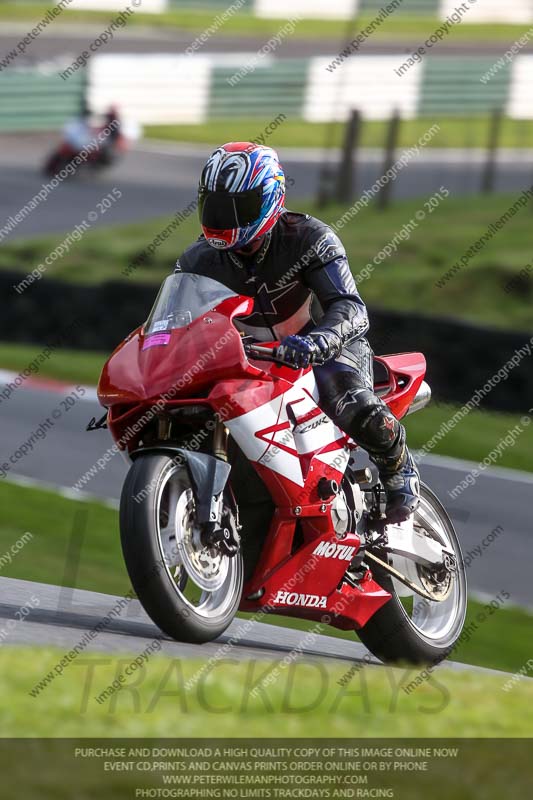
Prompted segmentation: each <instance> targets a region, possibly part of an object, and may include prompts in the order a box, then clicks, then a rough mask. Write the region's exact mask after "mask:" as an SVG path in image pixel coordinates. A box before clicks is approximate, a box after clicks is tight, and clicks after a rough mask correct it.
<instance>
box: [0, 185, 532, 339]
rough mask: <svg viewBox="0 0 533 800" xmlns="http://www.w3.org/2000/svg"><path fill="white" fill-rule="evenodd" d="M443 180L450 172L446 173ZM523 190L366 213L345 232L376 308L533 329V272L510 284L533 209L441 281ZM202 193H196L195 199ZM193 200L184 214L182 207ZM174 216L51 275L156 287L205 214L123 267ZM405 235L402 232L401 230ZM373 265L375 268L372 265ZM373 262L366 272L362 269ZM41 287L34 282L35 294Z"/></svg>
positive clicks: (88, 246)
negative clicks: (389, 250) (392, 248)
mask: <svg viewBox="0 0 533 800" xmlns="http://www.w3.org/2000/svg"><path fill="white" fill-rule="evenodd" d="M443 180H444V181H445V180H446V178H445V176H443ZM294 191H295V190H291V189H289V196H288V203H287V204H288V206H289V208H293V209H298V210H302V211H309V212H310V213H314V214H316V215H318V216H319V217H321V218H322V219H324V220H325V221H327V222H330V223H336V222H337V221H338V220H339V219H340V218H341V217H342V215H343V213H345V211H346V208H344V207H340V206H330V207H328V208H325V209H317V208H316V206H314V205H313V203H312V202H310V201H302V202H298V201H297V200H294V197H293V196H294ZM517 197H518V193H517V194H513V195H511V194H508V195H489V196H476V197H455V198H454V197H449V198H448V199H445V200H442V202H441V203H440V205H439V207H438V208H437V209H435V210H434V211H433V212H432V213H429V212H428V210H427V208H425V207H424V199H423V198H422V199H419V200H410V201H407V202H405V201H402V202H397V203H395V204H394V205H393V206H392V207H391V208H390V209H389V210H387V211H386V212H379V211H378V210H377V209H376V207H375V205H374V204H371V205H369V206H368V207H367V208H366V209H362V210H361V211H360V212H359V213H358V214H356V215H355V216H354V217H353V218H352V219H351V221H350V222H349V223H348V224H346V225H345V226H344V227H343V228H342V229H340V230H339V233H340V236H341V238H342V240H343V242H344V244H345V247H346V250H347V252H348V256H349V258H350V263H351V268H352V271H353V273H354V274H355V275H356V276H358V275H359V278H358V283H359V288H360V291H361V294H362V296H363V298H364V299H365V300H366V302H367V303H368V304H369V305H370V306H371V307H372V306H375V307H376V308H390V309H394V310H398V311H407V312H409V311H415V312H417V313H420V311H423V312H424V313H425V314H429V315H441V316H446V317H455V318H459V319H463V320H469V321H472V322H478V323H481V324H485V325H491V326H495V327H500V328H503V329H510V330H515V331H516V330H523V331H533V303H532V298H533V276H532V278H531V279H530V280H529V281H525V282H522V284H520V285H518V286H517V287H515V288H514V289H513V290H512V291H505V288H506V286H507V284H508V283H509V281H511V280H512V279H513V278H515V277H516V276H517V275H518V273H519V272H520V270H521V269H522V268H523V267H524V266H525V265H526V264H529V263H530V261H531V214H532V210H531V207H530V206H528V207H526V208H525V209H522V210H520V211H519V213H517V214H516V216H514V217H513V218H512V219H511V220H510V221H509V222H508V223H507V225H505V227H504V228H503V229H502V230H501V231H500V232H499V233H497V235H495V236H494V237H493V238H492V239H491V240H490V242H489V243H488V244H487V245H486V246H485V248H484V249H483V250H482V251H481V252H480V253H478V254H476V255H475V256H474V258H473V259H472V260H471V261H470V262H469V263H468V265H467V266H465V267H464V268H463V269H461V270H460V271H459V272H458V273H457V274H456V275H454V276H453V278H452V279H451V280H450V281H449V282H448V283H447V284H446V285H445V286H444V288H438V287H437V286H436V285H435V284H436V282H437V281H438V280H439V279H440V278H441V277H442V276H443V275H444V274H445V273H446V271H447V270H448V269H450V267H451V266H452V265H453V264H454V263H455V262H456V261H457V260H458V259H459V258H460V257H461V256H462V255H463V253H465V252H466V251H467V250H468V249H469V248H470V247H471V246H472V244H473V243H474V242H475V241H476V240H478V239H479V238H480V237H481V236H482V235H483V234H484V233H485V232H486V231H487V229H488V226H489V225H490V224H491V223H494V222H495V221H496V220H497V219H499V217H500V216H501V215H502V214H503V213H504V212H505V211H506V210H507V209H508V208H509V206H510V205H512V204H513V203H514V202H515V200H516V198H517ZM191 199H192V198H191ZM186 205H187V204H185V203H184V204H183V206H180V208H177V209H176V211H181V210H182V209H183V208H184V207H185V206H186ZM419 211H423V212H424V213H425V214H426V217H425V219H423V220H422V221H419V222H418V226H417V227H416V228H415V229H414V230H413V231H412V233H411V235H410V238H408V239H406V240H404V241H400V239H399V232H400V231H402V230H403V229H404V226H405V225H406V224H408V223H409V222H410V221H411V220H414V222H415V223H416V219H415V214H416V213H417V212H419ZM170 219H171V217H168V218H165V219H157V220H151V221H149V222H140V223H135V224H132V225H125V226H119V227H111V228H99V229H98V230H94V231H89V232H87V233H86V234H85V236H84V237H83V239H82V240H81V241H80V242H78V243H77V244H76V245H75V246H74V247H72V248H71V249H70V251H69V253H68V254H67V255H66V256H65V257H64V258H63V259H62V260H61V261H59V262H57V264H56V266H54V267H51V268H49V269H48V272H47V275H49V276H50V277H54V278H60V279H62V280H65V281H72V282H76V283H92V284H97V283H100V282H101V281H105V280H133V281H136V282H140V283H144V284H148V283H150V284H152V285H153V287H154V288H147V292H154V295H155V286H156V285H157V284H159V282H160V281H161V280H162V278H163V277H165V276H166V275H168V274H169V273H170V272H171V271H172V269H173V267H174V264H175V261H176V257H177V256H178V255H179V254H180V253H181V252H182V251H183V250H184V249H185V247H186V246H187V245H188V244H190V243H191V242H192V241H194V239H195V238H196V237H197V236H198V233H199V224H198V220H197V218H196V215H195V214H193V215H191V216H190V217H188V218H187V219H185V220H184V221H183V222H182V223H181V224H180V225H179V227H178V228H177V230H176V232H175V233H173V234H172V235H171V236H169V238H168V239H166V240H165V241H163V242H162V244H161V245H160V246H159V247H157V249H156V251H155V253H154V254H153V255H152V256H150V257H149V258H147V260H146V262H145V263H144V264H143V265H142V266H140V267H138V268H137V269H134V270H133V271H132V272H131V274H130V275H129V276H128V277H126V276H125V275H124V274H123V271H124V270H127V268H128V265H130V264H131V263H132V262H133V261H134V260H135V259H136V258H137V257H139V256H140V255H141V254H142V253H143V250H145V249H146V248H147V247H148V245H149V244H150V243H151V242H152V240H153V239H154V238H155V237H156V236H157V234H158V233H160V232H161V231H162V230H163V229H164V228H165V227H166V226H167V225H168V224H169V221H170ZM397 234H398V235H397ZM395 235H397V236H396V240H397V242H398V243H399V244H398V249H397V251H396V252H395V253H393V254H392V256H391V257H387V258H384V260H383V261H382V263H380V264H379V265H374V264H373V263H372V262H373V259H374V257H375V256H376V255H378V254H379V253H380V251H381V250H382V248H384V247H385V246H386V245H388V244H389V243H390V242H391V241H392V239H393V238H394V236H395ZM57 240H58V236H57V235H54V236H50V235H48V236H45V237H39V238H35V239H30V240H27V241H22V242H18V241H15V242H13V243H11V244H6V245H4V246H2V248H0V269H2V268H3V269H13V268H17V269H18V270H19V271H20V272H21V273H24V274H26V273H28V272H29V271H31V270H32V269H33V268H35V267H36V266H37V265H38V264H39V263H40V262H41V261H42V260H43V259H44V257H45V256H46V255H47V254H48V253H49V252H50V250H51V249H53V248H54V247H55V246H56V245H57ZM367 265H370V269H369V268H368V267H367ZM365 268H367V271H366V273H365V274H366V275H367V276H368V274H369V272H370V276H369V277H366V278H365V279H363V278H364V275H365V274H364V275H363V276H361V275H360V273H362V271H363V270H364V269H365ZM32 289H33V287H32V286H30V287H29V288H27V289H26V291H27V292H31V291H32Z"/></svg>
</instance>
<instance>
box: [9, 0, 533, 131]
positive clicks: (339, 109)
mask: <svg viewBox="0 0 533 800" xmlns="http://www.w3.org/2000/svg"><path fill="white" fill-rule="evenodd" d="M532 2H533V0H532ZM532 42H533V37H532ZM406 57H407V56H406V55H405V53H403V52H398V53H393V54H387V55H364V54H357V57H353V56H351V57H348V58H346V59H339V57H338V56H335V55H334V54H332V55H331V56H321V57H316V58H309V59H301V58H276V57H271V56H269V58H261V57H257V55H256V54H248V55H247V54H242V55H241V56H239V57H238V58H237V57H235V58H232V59H231V62H228V59H227V57H225V56H217V55H214V54H204V53H203V51H202V50H200V51H199V53H198V54H195V55H193V56H187V55H184V54H181V55H173V54H164V53H162V54H144V55H143V54H140V55H134V54H102V55H96V56H94V57H93V58H91V59H90V61H89V64H88V67H87V69H86V70H81V69H80V70H78V71H77V72H74V73H73V74H72V75H70V77H69V78H68V80H62V79H61V77H60V76H59V74H58V72H59V70H60V69H65V66H66V65H65V64H63V65H60V64H55V65H54V67H52V66H51V65H46V67H45V66H44V65H43V66H42V67H28V68H22V69H21V68H19V67H12V68H9V69H6V70H4V71H2V72H0V131H15V130H17V131H25V130H37V129H41V130H46V129H53V128H58V127H60V126H61V125H62V124H63V123H64V122H65V120H67V119H68V118H69V117H73V116H75V115H76V113H77V112H78V111H79V109H80V107H81V105H82V99H83V98H84V96H85V97H86V99H87V102H88V105H89V107H90V108H91V109H92V110H93V112H95V113H97V114H100V113H105V111H106V110H107V109H108V108H109V106H110V105H111V104H116V105H118V106H119V108H120V109H121V112H122V114H123V115H124V117H125V118H126V119H128V120H131V121H132V122H137V123H139V124H141V125H150V124H152V125H165V124H169V125H170V124H185V125H187V124H189V125H190V124H192V125H194V124H200V123H205V122H208V121H209V120H211V119H223V118H230V117H234V116H235V115H238V116H239V117H258V118H261V119H262V120H264V119H265V118H267V117H276V116H277V115H278V114H280V113H283V114H285V116H286V117H287V118H289V117H292V118H294V119H304V120H306V121H309V122H328V121H330V120H339V121H343V120H347V119H348V118H349V115H350V111H351V109H353V108H356V109H358V110H359V111H360V112H361V114H362V115H363V118H364V119H370V120H371V119H378V120H379V119H388V118H389V117H390V116H391V114H392V113H393V112H395V111H397V112H398V113H399V114H400V115H401V116H402V117H403V118H405V119H414V118H417V117H423V116H427V117H433V118H434V117H438V116H442V117H444V116H458V117H460V116H467V117H471V116H475V115H486V114H488V113H490V112H492V111H494V110H495V109H498V110H502V111H503V112H504V114H505V115H506V116H508V117H510V118H512V119H524V118H525V119H527V118H533V56H529V55H518V56H517V57H516V58H515V59H514V61H513V62H512V63H507V62H506V63H504V64H503V65H500V66H499V67H498V69H497V70H496V71H495V73H494V74H493V75H492V77H491V79H490V80H489V81H486V82H482V81H481V78H482V77H483V76H484V75H486V74H488V71H489V70H490V69H491V67H493V65H494V63H495V62H494V59H493V58H492V57H486V56H471V57H461V58H450V57H445V56H442V55H430V56H427V57H426V58H424V59H423V61H422V62H421V63H419V64H416V65H415V66H413V67H411V68H409V69H407V70H406V71H405V72H404V73H403V74H402V73H400V74H397V72H398V71H399V69H400V68H401V66H402V64H403V63H404V61H405V59H406ZM337 62H338V63H337ZM333 65H334V66H333ZM369 75H372V81H370V82H369V80H368V76H369Z"/></svg>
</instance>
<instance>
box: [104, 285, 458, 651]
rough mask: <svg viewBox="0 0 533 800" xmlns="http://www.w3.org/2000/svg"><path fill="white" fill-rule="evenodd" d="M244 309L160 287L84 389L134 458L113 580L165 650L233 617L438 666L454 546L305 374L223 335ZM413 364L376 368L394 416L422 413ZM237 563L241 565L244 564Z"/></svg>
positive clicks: (454, 632)
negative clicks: (267, 511) (410, 505)
mask: <svg viewBox="0 0 533 800" xmlns="http://www.w3.org/2000/svg"><path fill="white" fill-rule="evenodd" d="M252 308H253V300H252V299H251V298H249V297H246V296H243V295H238V294H236V293H235V292H233V291H232V290H230V289H228V288H227V287H226V286H224V285H223V284H221V283H219V282H218V281H215V280H213V279H212V278H208V277H205V276H200V275H194V274H189V273H180V272H177V273H175V274H173V275H171V276H169V277H168V278H166V280H165V281H164V283H163V285H162V287H161V290H160V292H159V295H158V298H157V300H156V302H155V305H154V307H153V309H152V311H151V313H150V316H149V318H148V320H147V322H146V323H145V324H144V325H143V326H142V327H140V328H138V329H137V330H136V331H134V332H133V333H132V334H130V335H129V336H128V338H127V339H126V340H125V341H124V342H123V343H122V344H121V345H120V346H119V347H118V348H117V349H116V350H115V352H114V353H113V354H112V356H111V357H110V359H109V360H108V362H107V363H106V365H105V367H104V369H103V372H102V376H101V378H100V383H99V387H98V395H99V399H100V402H101V403H102V404H103V405H104V406H105V407H106V408H107V409H108V411H107V424H108V427H109V429H110V431H111V433H112V435H113V437H114V439H115V441H116V442H117V444H118V446H119V448H120V449H121V450H122V451H124V454H125V455H126V456H127V458H128V459H129V460H130V461H131V462H132V463H131V467H130V471H129V473H128V476H127V478H126V481H125V484H124V488H123V491H122V497H121V505H120V529H121V540H122V548H123V553H124V557H125V561H126V566H127V569H128V572H129V575H130V578H131V581H132V584H133V587H134V589H135V591H136V593H137V595H138V597H139V600H140V602H141V603H142V605H143V607H144V608H145V610H146V611H147V613H148V614H149V615H150V617H151V618H152V619H153V621H154V622H155V623H156V624H157V625H158V626H159V627H160V628H161V629H162V630H163V631H165V632H166V633H167V634H169V635H170V636H172V637H173V638H175V639H177V640H179V641H188V642H207V641H210V640H212V639H215V638H216V637H218V636H220V634H221V633H222V632H223V631H224V630H225V629H226V628H227V627H228V625H229V624H230V622H231V621H232V619H233V618H234V616H235V614H236V613H237V612H238V611H239V610H241V611H247V612H250V611H256V612H267V613H273V614H283V615H292V616H297V617H302V618H305V619H308V620H316V621H321V622H323V623H325V624H329V625H332V626H333V627H336V628H341V629H343V630H356V631H357V633H358V635H359V637H360V638H361V640H362V641H363V642H364V643H365V644H366V645H367V647H368V648H369V649H370V650H371V651H372V652H373V653H374V654H375V655H376V656H377V657H379V658H380V659H382V660H384V661H389V662H394V661H401V660H404V661H410V662H426V661H432V662H435V661H438V660H440V659H442V658H444V657H446V656H447V655H448V654H449V653H450V651H451V650H452V649H453V647H454V645H455V643H456V642H457V640H458V638H459V636H460V634H461V630H462V626H463V622H464V618H465V612H466V578H465V571H464V565H463V560H462V556H461V550H460V545H459V542H458V539H457V536H456V533H455V531H454V528H453V525H452V523H451V521H450V520H449V518H448V516H447V514H446V512H445V510H444V508H443V507H442V505H441V504H440V503H439V501H438V500H437V498H436V497H435V495H434V494H433V493H432V492H431V490H430V489H429V488H428V487H427V486H425V485H423V484H422V486H421V500H420V504H419V506H418V508H417V509H416V511H415V512H414V513H413V514H412V515H411V517H410V518H409V519H407V520H406V521H404V522H401V523H397V524H388V523H387V519H386V517H385V515H384V507H385V493H384V491H383V488H382V486H381V484H380V481H379V479H376V477H375V475H374V474H373V473H372V472H371V471H370V470H369V469H368V468H359V469H358V468H357V467H356V465H355V463H354V461H355V459H354V457H355V454H356V451H357V446H356V444H355V443H354V442H353V440H352V439H350V437H349V436H347V435H346V434H345V433H343V432H342V431H341V430H340V428H338V427H337V426H336V425H335V424H334V423H333V421H332V420H331V419H330V418H329V417H328V416H327V415H326V413H325V412H324V410H323V409H322V408H321V406H320V404H319V400H318V392H317V386H316V382H315V376H314V373H313V370H312V369H311V368H303V369H296V370H295V369H291V368H289V367H288V366H287V365H285V364H284V363H282V361H281V360H280V357H279V355H278V354H277V348H278V345H279V343H278V342H270V343H262V344H261V345H258V344H256V343H253V342H252V341H251V340H250V337H247V336H245V335H243V333H242V332H239V331H238V330H237V327H236V326H235V320H236V318H237V317H240V318H243V317H245V316H246V315H247V314H249V313H250V312H251V310H252ZM425 366H426V365H425V359H424V357H423V355H421V354H420V353H404V354H401V355H392V356H384V357H381V358H376V359H375V364H374V368H375V375H376V379H375V381H376V383H375V391H376V392H377V393H378V394H379V395H380V396H381V397H382V399H383V400H384V401H385V403H386V404H387V406H388V407H389V408H390V410H391V411H392V412H393V414H394V415H395V416H396V417H397V418H401V417H403V416H404V415H405V414H407V413H409V412H412V411H416V410H418V409H419V408H422V407H423V406H424V405H426V404H427V402H428V400H429V397H430V390H429V387H428V385H427V384H426V383H425V381H424V375H425ZM232 447H236V448H238V449H239V451H240V452H241V453H242V454H244V457H245V458H246V459H247V460H248V462H249V463H250V464H251V465H252V466H253V471H254V474H255V475H256V477H257V478H258V479H260V481H261V483H262V484H263V485H264V486H265V487H266V488H267V490H268V492H269V494H270V496H271V498H272V501H273V508H274V510H273V514H272V518H271V521H270V526H269V528H268V530H267V531H265V535H264V537H263V538H262V541H261V543H260V547H259V548H258V549H256V552H255V554H253V551H250V550H249V549H247V548H245V547H243V540H245V539H246V535H247V533H248V534H249V533H252V534H255V533H257V532H256V531H252V532H250V531H248V532H247V531H246V530H244V529H243V527H242V526H241V523H240V521H239V504H238V502H237V499H236V498H237V496H238V494H239V493H238V489H239V486H238V480H237V477H236V475H234V471H233V465H232V458H231V452H232ZM251 553H252V555H251Z"/></svg>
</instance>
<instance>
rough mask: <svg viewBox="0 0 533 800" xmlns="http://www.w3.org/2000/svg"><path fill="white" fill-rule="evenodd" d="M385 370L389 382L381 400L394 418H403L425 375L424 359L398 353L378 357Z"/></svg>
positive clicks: (419, 354) (419, 356)
mask: <svg viewBox="0 0 533 800" xmlns="http://www.w3.org/2000/svg"><path fill="white" fill-rule="evenodd" d="M376 361H381V362H382V363H383V364H384V365H385V367H386V368H387V370H388V372H389V375H390V378H391V382H390V389H389V391H388V392H387V393H386V394H385V395H383V396H382V398H381V399H382V400H383V401H384V402H385V403H386V404H387V405H388V406H389V408H390V410H391V411H392V413H393V414H394V416H395V417H397V418H398V419H401V418H402V417H404V416H405V415H406V414H407V412H408V410H409V406H410V405H411V403H412V402H413V400H414V398H415V395H416V393H417V392H418V390H419V388H420V385H421V383H422V381H423V380H424V376H425V374H426V359H425V358H424V355H423V354H422V353H399V354H398V355H392V356H379V358H376Z"/></svg>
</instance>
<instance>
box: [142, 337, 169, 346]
mask: <svg viewBox="0 0 533 800" xmlns="http://www.w3.org/2000/svg"><path fill="white" fill-rule="evenodd" d="M169 342H170V333H156V334H154V335H153V336H149V337H148V338H147V339H145V340H144V344H143V346H142V349H143V350H147V349H148V348H149V347H156V346H157V345H162V344H168V343H169Z"/></svg>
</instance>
